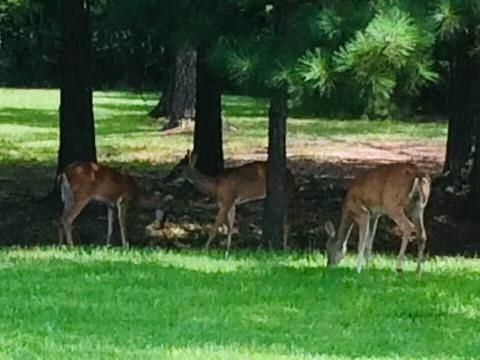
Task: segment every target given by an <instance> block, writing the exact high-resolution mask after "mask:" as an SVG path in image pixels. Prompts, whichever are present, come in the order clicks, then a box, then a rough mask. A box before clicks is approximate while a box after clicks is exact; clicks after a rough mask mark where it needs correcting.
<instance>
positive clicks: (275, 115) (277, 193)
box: [263, 0, 288, 249]
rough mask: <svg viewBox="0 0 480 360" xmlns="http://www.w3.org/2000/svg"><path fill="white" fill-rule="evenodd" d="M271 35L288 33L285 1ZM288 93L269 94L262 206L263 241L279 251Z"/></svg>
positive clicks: (283, 212)
mask: <svg viewBox="0 0 480 360" xmlns="http://www.w3.org/2000/svg"><path fill="white" fill-rule="evenodd" d="M273 10H274V11H275V13H274V16H275V20H274V27H275V28H274V33H275V35H276V37H277V41H278V42H279V43H281V42H282V39H283V38H284V36H285V35H286V33H287V17H288V10H287V0H279V1H277V2H276V3H275V6H274V9H273ZM287 114H288V106H287V91H286V89H285V88H284V87H281V88H279V89H275V90H272V95H271V97H270V108H269V111H268V163H267V197H266V200H265V205H264V214H265V216H264V220H263V241H264V243H267V244H269V245H270V248H273V249H280V248H282V245H283V244H285V245H286V242H285V243H284V240H285V239H284V237H285V236H286V234H285V227H284V224H285V215H286V206H285V167H286V162H287V155H286V138H287Z"/></svg>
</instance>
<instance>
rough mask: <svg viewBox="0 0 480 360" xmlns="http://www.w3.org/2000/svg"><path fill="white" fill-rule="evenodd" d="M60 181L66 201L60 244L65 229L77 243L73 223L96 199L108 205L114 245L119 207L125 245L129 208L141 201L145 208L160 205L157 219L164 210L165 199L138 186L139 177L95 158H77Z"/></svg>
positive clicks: (68, 239) (69, 242) (109, 227)
mask: <svg viewBox="0 0 480 360" xmlns="http://www.w3.org/2000/svg"><path fill="white" fill-rule="evenodd" d="M58 181H59V185H60V191H61V196H62V201H63V204H64V209H63V213H62V215H61V217H60V226H59V229H58V230H59V233H58V234H59V235H58V236H59V244H62V243H63V235H64V234H63V233H64V232H65V234H66V237H67V244H68V245H70V246H73V240H72V224H73V222H74V221H75V219H76V218H77V216H78V215H79V214H80V212H81V211H82V209H83V208H84V207H85V206H86V205H87V204H88V203H89V202H90V201H92V200H96V201H100V202H103V203H105V204H106V205H107V208H108V230H107V245H110V241H111V236H112V232H113V214H114V210H115V208H116V209H117V212H118V222H119V225H120V233H121V237H122V246H124V247H128V241H127V232H126V226H125V220H126V214H127V209H128V208H129V207H130V206H132V205H137V206H139V207H143V208H151V209H157V211H156V212H155V216H156V218H157V219H158V218H160V217H161V216H160V215H161V214H162V213H163V212H162V210H161V209H160V208H161V205H162V203H163V200H162V199H161V198H160V196H158V195H155V194H151V193H147V192H146V191H144V190H142V189H140V188H139V187H137V185H136V183H135V180H134V179H133V178H132V177H131V176H130V175H128V174H126V173H122V172H120V171H117V170H115V169H112V168H110V167H108V166H105V165H100V164H96V163H93V162H74V163H72V164H70V165H68V166H67V167H66V168H65V169H64V170H63V171H62V172H61V173H60V174H59V175H58ZM62 227H63V229H62Z"/></svg>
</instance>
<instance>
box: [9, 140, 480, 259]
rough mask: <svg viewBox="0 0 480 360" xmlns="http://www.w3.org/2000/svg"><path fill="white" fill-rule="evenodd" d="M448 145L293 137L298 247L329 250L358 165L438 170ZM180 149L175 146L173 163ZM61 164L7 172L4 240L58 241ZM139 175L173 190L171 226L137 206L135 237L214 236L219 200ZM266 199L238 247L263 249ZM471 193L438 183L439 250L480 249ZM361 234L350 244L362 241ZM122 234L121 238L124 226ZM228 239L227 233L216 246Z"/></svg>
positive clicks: (250, 212) (190, 243)
mask: <svg viewBox="0 0 480 360" xmlns="http://www.w3.org/2000/svg"><path fill="white" fill-rule="evenodd" d="M444 152H445V146H444V143H442V142H438V141H381V140H375V141H346V140H341V139H340V140H339V139H328V140H324V139H322V140H312V141H293V142H291V143H290V144H289V154H288V155H289V166H290V168H291V169H292V170H293V172H294V173H295V175H296V178H297V184H298V193H297V196H296V205H295V206H296V208H295V215H296V216H295V217H294V218H293V219H292V229H291V234H290V246H291V247H293V248H302V249H312V248H313V249H323V248H324V245H325V241H326V234H325V233H324V231H323V223H324V222H325V221H326V220H327V219H329V220H332V221H334V223H337V221H338V218H339V212H340V207H341V202H342V199H343V196H344V194H345V189H346V187H347V185H348V181H349V180H350V179H351V178H352V177H353V176H354V175H355V174H357V173H358V172H360V171H362V170H364V169H368V168H371V167H374V166H376V165H378V164H381V163H389V162H396V161H415V162H417V163H418V164H420V165H421V166H422V167H424V168H425V169H426V170H428V171H429V172H430V173H431V174H432V175H433V177H435V176H436V175H438V174H439V172H440V170H441V163H442V161H443V156H444ZM182 155H183V154H180V153H179V152H175V153H172V159H169V160H171V161H172V164H173V163H174V161H176V160H178V158H179V157H180V156H182ZM265 158H266V149H265V148H256V149H252V151H251V152H250V153H236V154H233V156H231V157H229V159H228V161H227V166H235V165H239V164H241V163H245V162H248V161H252V160H264V159H265ZM53 174H54V169H53V168H51V167H44V166H37V165H32V166H11V167H5V168H4V169H3V170H2V176H1V177H0V186H1V190H0V214H1V217H2V220H1V221H0V242H1V243H2V244H4V245H32V244H53V243H55V242H56V237H57V231H56V219H57V217H58V215H59V213H60V208H59V207H58V206H55V205H52V204H51V203H46V202H41V201H40V202H39V201H38V200H39V199H41V198H42V197H43V196H44V195H45V194H46V193H47V192H48V190H49V189H50V188H51V186H52V179H53ZM134 175H135V176H136V177H137V178H138V179H139V181H140V182H141V183H142V184H143V185H146V186H147V187H150V188H156V189H158V190H159V191H161V192H162V193H164V194H171V195H172V196H173V200H172V207H171V210H170V212H169V214H168V220H167V223H166V224H165V227H164V229H162V230H160V229H158V228H157V227H156V226H155V225H154V224H152V220H153V214H150V213H148V212H144V211H134V212H133V213H132V214H131V215H130V222H129V238H130V240H131V243H132V244H134V245H138V246H162V247H165V246H167V247H168V246H173V247H200V246H202V245H203V243H204V242H205V241H206V238H207V233H208V226H209V225H211V223H212V222H213V220H214V217H215V214H216V211H217V209H216V204H214V202H213V201H212V200H210V199H208V198H206V197H204V196H202V195H201V194H199V193H198V192H197V191H196V190H194V189H193V188H192V187H191V186H190V185H188V184H186V183H181V184H180V183H174V184H169V185H165V184H162V181H161V178H162V176H163V175H165V174H162V173H158V172H156V171H155V168H153V169H152V170H151V171H148V172H137V173H134ZM262 214H263V203H262V202H255V203H250V204H245V205H242V206H240V207H239V208H238V211H237V222H236V225H237V228H238V234H236V235H234V238H233V248H252V249H255V248H258V247H259V246H260V240H261V225H262ZM462 214H463V199H461V198H458V197H456V196H454V195H451V194H448V193H445V192H444V191H443V190H442V189H441V188H440V187H439V186H434V188H433V191H432V196H431V200H430V203H429V206H428V207H427V210H426V227H427V231H428V236H429V246H428V249H429V252H430V253H431V254H446V253H450V254H452V253H453V254H472V253H475V252H478V251H480V243H479V242H478V241H477V239H478V236H479V235H480V231H479V227H478V226H476V225H471V224H467V223H465V222H463V220H462ZM106 223H107V221H106V209H105V208H104V206H99V205H95V204H92V205H90V206H88V207H87V208H86V209H85V211H84V212H83V213H82V214H81V215H80V217H79V218H78V220H77V222H76V227H75V230H74V237H75V241H76V243H78V244H103V243H104V241H105V235H106V227H107V226H106ZM355 235H356V234H354V236H353V237H352V239H351V241H350V244H351V247H355V243H356V236H355ZM114 239H115V240H117V242H119V234H118V228H117V227H116V228H115V232H114ZM223 240H224V236H222V235H220V236H219V237H218V238H217V239H216V242H214V244H213V246H218V244H219V243H220V242H222V241H223ZM374 247H375V249H377V250H383V251H395V252H396V251H397V250H398V247H399V238H398V235H397V231H396V229H395V227H394V225H393V223H392V222H391V221H389V220H387V219H384V220H383V221H382V222H381V223H380V226H379V231H378V233H377V237H376V241H375V245H374Z"/></svg>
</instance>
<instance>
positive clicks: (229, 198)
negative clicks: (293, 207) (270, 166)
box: [165, 150, 295, 257]
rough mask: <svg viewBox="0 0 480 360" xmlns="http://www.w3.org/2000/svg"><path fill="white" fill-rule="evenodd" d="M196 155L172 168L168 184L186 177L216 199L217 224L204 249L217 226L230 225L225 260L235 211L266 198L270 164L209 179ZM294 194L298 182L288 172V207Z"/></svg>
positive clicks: (257, 164) (231, 170) (261, 163)
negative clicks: (196, 166) (246, 204)
mask: <svg viewBox="0 0 480 360" xmlns="http://www.w3.org/2000/svg"><path fill="white" fill-rule="evenodd" d="M195 163H196V154H194V153H190V151H189V150H188V151H187V154H186V155H185V157H184V158H183V159H182V160H181V161H180V162H179V163H178V164H177V165H176V166H175V167H174V168H173V169H172V171H171V172H170V174H169V175H168V176H167V177H166V178H165V181H166V182H168V181H171V180H172V179H174V178H178V177H183V178H185V179H186V180H188V181H189V182H190V183H191V184H192V185H193V186H194V187H195V188H196V189H197V190H198V191H200V192H201V193H203V194H205V195H207V196H209V197H212V198H214V199H215V200H216V201H217V203H218V213H217V216H216V219H215V223H214V224H213V226H212V227H211V229H210V232H209V237H208V240H207V242H206V243H205V246H204V248H205V249H208V247H209V246H210V243H211V242H212V240H213V239H214V237H215V236H216V234H217V231H218V227H219V226H220V225H223V224H225V225H226V226H227V230H228V232H227V244H226V251H225V257H228V254H229V251H230V246H231V242H232V233H233V225H234V222H235V209H236V206H237V205H241V204H245V203H248V202H251V201H255V200H261V199H264V198H265V196H266V189H267V163H266V162H264V161H256V162H252V163H248V164H245V165H242V166H238V167H232V168H228V169H225V170H223V172H222V173H220V174H219V175H217V176H207V175H205V174H203V173H201V172H200V171H199V170H197V169H196V168H195ZM294 191H295V179H294V176H293V174H292V172H291V171H290V170H289V169H287V170H286V172H285V192H286V197H287V198H286V207H287V208H288V205H289V203H290V200H291V199H292V196H293V193H294ZM287 223H288V219H285V231H284V234H285V237H284V239H283V247H284V248H287V237H288V224H287Z"/></svg>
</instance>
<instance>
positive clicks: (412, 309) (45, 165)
mask: <svg viewBox="0 0 480 360" xmlns="http://www.w3.org/2000/svg"><path fill="white" fill-rule="evenodd" d="M155 102H156V95H154V94H143V95H140V94H134V93H128V92H96V93H95V96H94V104H95V118H96V124H95V126H96V133H97V148H98V154H99V159H100V160H101V161H106V162H111V163H117V162H118V163H125V164H128V166H136V165H138V166H142V167H148V168H149V169H150V168H151V169H152V171H154V170H155V171H156V168H157V167H158V165H160V164H164V163H168V162H171V161H173V157H174V156H175V157H178V156H181V155H182V154H183V152H184V150H185V149H186V148H189V147H191V144H192V139H191V135H180V136H169V137H160V136H159V135H158V130H159V128H160V127H161V124H159V123H158V122H155V121H152V120H150V119H148V118H146V117H145V114H146V113H147V111H148V110H149V109H150V108H151V107H152V106H154V104H155ZM223 102H224V117H225V119H226V120H227V122H228V123H229V124H231V125H233V126H234V127H236V128H238V131H229V132H226V133H225V137H224V139H225V149H226V151H225V152H226V156H227V157H228V156H229V155H231V154H232V153H234V152H236V151H240V152H241V151H245V152H246V154H251V153H252V152H253V151H254V150H255V149H256V148H257V147H263V146H265V145H266V143H267V142H266V134H267V128H266V126H267V122H266V114H267V102H266V101H265V100H262V99H253V98H247V97H239V96H225V97H224V99H223ZM58 105H59V93H58V91H57V90H35V89H31V90H26V89H0V146H1V148H2V151H0V165H5V166H4V167H3V168H2V174H1V176H0V181H3V182H2V183H0V184H7V185H8V184H9V186H10V188H8V187H6V186H7V185H5V187H3V188H2V189H0V192H1V193H2V195H3V196H7V195H8V193H9V192H12V194H17V193H18V194H24V195H25V196H24V197H16V195H11V198H12V199H13V198H15V199H16V200H19V202H18V203H17V202H14V204H18V205H16V206H19V207H20V208H21V209H23V208H25V207H31V206H32V204H31V197H30V196H31V195H32V194H35V193H38V194H44V193H45V192H46V190H45V189H48V188H49V187H50V186H51V179H52V178H53V171H50V170H51V169H50V170H48V169H49V168H51V167H52V166H54V165H55V162H56V155H57V149H58ZM445 134H446V126H445V124H444V123H435V122H422V123H414V122H399V121H393V120H389V121H365V120H354V121H344V120H335V119H311V118H293V119H289V139H290V140H299V141H300V142H301V141H302V140H303V139H306V138H307V139H309V138H312V139H317V138H333V139H336V138H339V139H350V138H355V137H357V138H359V139H360V138H361V139H364V140H365V139H378V138H380V139H392V140H394V139H417V140H418V139H422V140H423V141H426V139H434V140H439V139H444V138H445ZM31 163H33V164H34V166H31V167H30V166H25V164H27V165H28V164H31ZM45 169H47V170H45ZM49 171H50V172H51V174H50V172H49ZM49 174H50V175H49ZM19 178H21V179H19ZM17 180H18V181H17ZM20 180H21V181H20ZM42 182H44V184H43V185H42V186H40V185H41V183H42ZM18 183H22V184H23V185H22V186H19V185H18ZM2 186H3V185H2ZM2 190H3V191H2ZM9 204H12V201H10V202H9ZM8 211H10V208H8ZM18 214H20V215H18ZM18 214H15V215H14V216H13V217H12V216H10V217H8V216H7V217H6V218H7V219H10V220H11V219H13V218H14V217H15V216H17V217H18V216H21V214H22V212H21V211H20V210H18ZM10 215H11V214H10ZM29 216H30V215H29ZM25 218H26V219H27V217H25ZM28 219H30V220H28ZM28 219H27V220H26V221H30V223H29V225H30V226H31V224H32V222H33V220H32V219H33V218H30V217H28ZM36 221H37V223H35V224H37V227H38V226H39V224H41V226H42V229H43V228H45V231H51V229H50V227H49V226H50V222H49V221H47V220H45V219H44V218H41V219H40V220H38V219H37V220H36ZM39 221H40V222H39ZM13 223H14V224H17V223H18V222H13ZM11 231H16V228H15V229H12V230H11ZM6 233H7V232H6ZM42 234H43V233H42ZM3 236H6V235H3ZM222 255H223V254H222V253H220V252H219V253H216V252H212V253H209V254H204V253H200V252H187V251H182V252H181V253H171V252H170V253H167V252H165V251H162V250H158V249H150V250H138V249H137V250H136V249H132V250H129V251H122V250H113V249H96V248H75V249H74V250H70V251H69V250H65V249H57V248H31V249H8V248H4V249H1V250H0V359H2V358H5V359H32V358H33V359H35V358H42V359H43V358H48V359H79V358H80V359H81V358H88V359H92V358H94V359H97V358H121V359H129V358H131V359H133V358H147V359H148V358H151V359H163V358H169V359H313V358H322V359H323V358H325V359H353V358H359V357H363V358H375V359H418V358H425V359H452V358H475V357H477V358H480V332H479V331H478V329H479V320H480V286H479V278H480V277H479V275H480V271H479V269H480V266H479V265H480V263H479V261H478V260H475V259H461V258H455V259H454V258H438V259H430V260H429V261H428V262H427V264H426V272H425V274H423V276H422V277H421V278H418V277H417V276H416V275H415V274H414V273H413V269H414V267H415V265H414V264H413V262H411V263H409V264H408V271H407V272H406V273H405V274H403V275H401V276H398V275H397V274H395V273H394V271H393V267H394V259H393V258H388V257H376V258H375V260H374V264H373V267H372V268H370V269H368V270H367V271H365V272H363V273H362V274H360V275H358V274H356V272H355V271H354V263H355V261H354V259H353V258H352V257H348V258H347V259H346V261H345V262H344V263H342V266H341V267H339V268H338V269H334V270H327V269H325V267H324V259H323V257H322V256H321V255H315V256H307V255H305V254H299V253H289V254H266V253H245V252H235V253H234V254H233V255H232V257H231V258H230V259H229V260H224V259H223V257H222Z"/></svg>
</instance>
